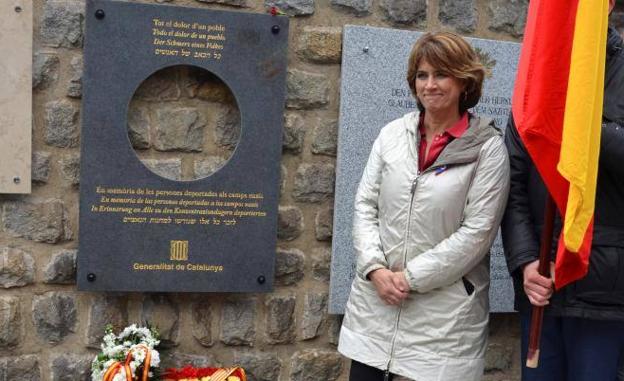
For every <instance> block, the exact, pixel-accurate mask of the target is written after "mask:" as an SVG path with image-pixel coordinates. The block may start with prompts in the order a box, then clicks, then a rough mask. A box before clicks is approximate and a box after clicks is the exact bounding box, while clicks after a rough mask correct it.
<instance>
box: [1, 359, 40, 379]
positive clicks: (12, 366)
mask: <svg viewBox="0 0 624 381" xmlns="http://www.w3.org/2000/svg"><path fill="white" fill-rule="evenodd" d="M0 380H3V381H40V380H41V369H40V368H39V357H38V356H36V355H24V356H15V357H3V358H0Z"/></svg>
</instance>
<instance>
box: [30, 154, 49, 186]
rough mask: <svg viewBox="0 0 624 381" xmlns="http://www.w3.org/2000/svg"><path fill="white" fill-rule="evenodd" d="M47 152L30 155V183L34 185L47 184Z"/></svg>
mask: <svg viewBox="0 0 624 381" xmlns="http://www.w3.org/2000/svg"><path fill="white" fill-rule="evenodd" d="M50 156H51V154H50V153H49V152H43V151H35V152H33V155H32V171H31V177H32V181H33V182H35V183H47V182H48V179H49V178H50Z"/></svg>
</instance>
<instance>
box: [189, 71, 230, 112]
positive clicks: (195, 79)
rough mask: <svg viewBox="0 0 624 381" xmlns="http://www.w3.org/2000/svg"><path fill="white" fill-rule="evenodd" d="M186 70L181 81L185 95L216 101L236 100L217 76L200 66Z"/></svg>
mask: <svg viewBox="0 0 624 381" xmlns="http://www.w3.org/2000/svg"><path fill="white" fill-rule="evenodd" d="M188 70H189V71H188V75H185V76H183V78H182V83H181V87H182V89H183V91H184V94H185V95H186V96H187V97H189V98H195V97H197V98H198V99H200V100H204V101H208V102H217V103H228V104H234V103H235V102H236V100H235V99H234V95H233V94H232V90H230V88H229V87H228V86H227V85H226V84H225V83H224V82H223V81H222V80H221V79H220V78H219V77H217V76H215V75H214V74H212V73H210V72H208V71H206V70H203V69H200V68H189V69H188Z"/></svg>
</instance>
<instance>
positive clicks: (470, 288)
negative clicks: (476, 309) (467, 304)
mask: <svg viewBox="0 0 624 381" xmlns="http://www.w3.org/2000/svg"><path fill="white" fill-rule="evenodd" d="M462 282H464V289H465V290H466V294H468V296H470V295H472V293H473V292H474V285H473V284H472V283H471V282H470V281H469V280H468V278H466V277H465V276H463V277H462Z"/></svg>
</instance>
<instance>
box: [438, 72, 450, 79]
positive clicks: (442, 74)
mask: <svg viewBox="0 0 624 381" xmlns="http://www.w3.org/2000/svg"><path fill="white" fill-rule="evenodd" d="M435 76H436V78H446V77H448V74H446V73H436V75H435Z"/></svg>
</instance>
